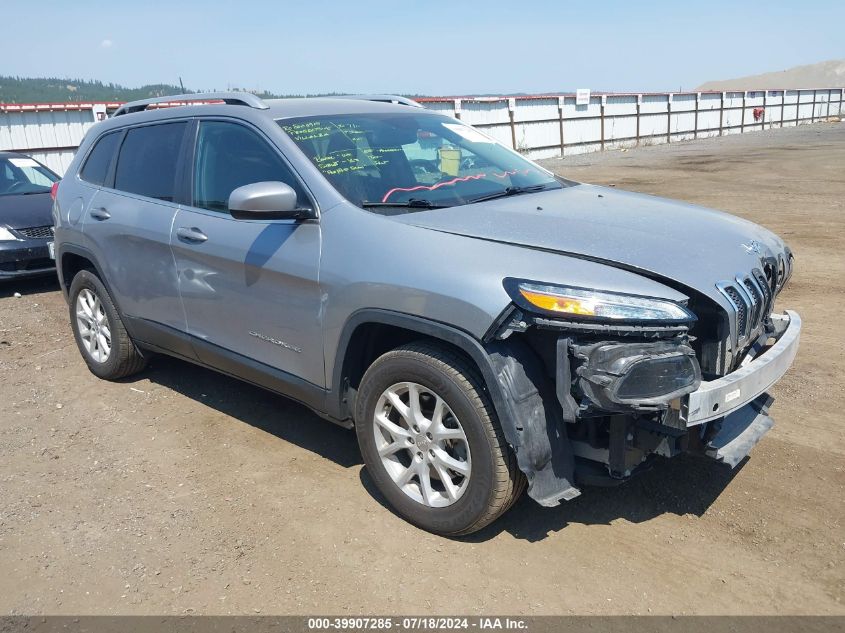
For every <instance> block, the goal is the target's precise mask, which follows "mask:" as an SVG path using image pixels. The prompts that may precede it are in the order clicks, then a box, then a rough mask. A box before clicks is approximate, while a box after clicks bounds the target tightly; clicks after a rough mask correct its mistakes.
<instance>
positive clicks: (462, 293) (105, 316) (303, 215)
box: [53, 93, 801, 535]
mask: <svg viewBox="0 0 845 633" xmlns="http://www.w3.org/2000/svg"><path fill="white" fill-rule="evenodd" d="M188 101H202V103H195V104H191V105H190V107H185V106H186V104H185V103H184V102H188ZM180 105H181V106H183V107H179V106H180ZM165 106H169V107H165ZM53 213H54V222H55V239H56V256H57V264H58V269H59V272H60V275H59V276H60V280H61V284H62V288H63V291H64V293H65V295H66V297H67V300H68V304H69V307H70V319H71V324H72V328H73V333H74V336H75V339H76V342H77V344H78V346H79V350H80V352H81V354H82V357H83V358H84V360H85V362H86V363H87V365H88V367H89V368H90V370H91V371H92V372H93V373H94V374H96V375H97V376H99V377H101V378H104V379H117V378H122V377H124V376H128V375H130V374H132V373H135V372H138V371H140V370H141V369H142V368H143V367H144V365H145V363H146V361H147V359H148V358H149V356H150V354H152V353H165V354H169V355H172V356H176V357H178V358H182V359H185V360H188V361H190V362H193V363H197V364H200V365H203V366H206V367H210V368H213V369H215V370H218V371H220V372H223V373H225V374H228V375H230V376H235V377H238V378H240V379H243V380H246V381H248V382H251V383H253V384H256V385H260V386H262V387H265V388H268V389H271V390H273V391H275V392H277V393H280V394H284V395H285V396H287V397H290V398H293V399H295V400H297V401H299V402H301V403H303V404H305V405H306V406H308V407H310V408H311V409H313V410H314V411H316V412H317V413H318V414H320V415H321V416H322V417H324V418H328V419H330V420H332V421H334V422H336V423H338V424H341V425H343V426H346V427H348V428H352V427H354V429H355V432H356V434H357V438H358V442H359V445H360V449H361V453H362V455H363V458H364V462H365V465H366V468H367V470H368V472H369V474H370V476H371V477H372V479H373V481H374V482H375V484H376V485H377V487H378V489H379V490H380V491H381V492H382V494H384V496H385V497H386V498H387V500H388V501H389V502H390V504H391V505H392V506H393V507H394V508H395V510H396V511H397V512H398V513H399V514H400V515H401V516H403V517H404V518H406V519H407V520H409V521H411V522H413V523H414V524H416V525H418V526H420V527H422V528H424V529H426V530H430V531H433V532H437V533H440V534H446V535H460V534H467V533H470V532H473V531H475V530H478V529H480V528H481V527H483V526H485V525H487V524H488V523H490V522H491V521H493V520H494V519H496V518H497V517H498V516H500V515H501V514H502V513H503V512H505V511H506V510H507V509H508V508H509V507H510V506H511V505H512V504H513V503H514V502H515V500H516V499H517V498H518V497H519V495H520V494H521V493H522V492H523V490H524V489H525V488H526V487H527V491H528V494H529V495H530V496H531V497H532V498H533V499H534V500H536V501H537V502H539V503H540V504H541V505H544V506H552V505H556V504H558V503H559V502H561V501H562V500H569V499H572V498H573V497H576V496H577V495H579V494H580V492H581V489H582V488H583V487H584V486H585V485H590V484H603V483H604V484H607V483H616V482H621V481H624V480H625V479H627V478H628V477H630V476H631V475H632V474H634V473H635V472H636V471H637V470H639V469H641V468H643V467H644V466H646V465H647V464H649V463H650V462H652V461H653V460H655V459H658V458H659V456H662V457H664V458H668V457H673V456H675V455H678V454H679V453H682V452H694V453H699V454H703V455H707V456H710V457H712V458H713V459H716V460H719V461H722V462H724V463H726V464H727V465H728V466H731V467H733V466H736V464H737V463H739V462H740V461H741V460H742V459H743V458H744V457H745V456H746V455H747V454H748V452H749V451H750V449H751V447H752V446H753V445H754V444H755V443H756V442H757V441H758V440H759V439H760V437H761V436H762V435H763V434H764V433H765V432H766V431H767V430H768V429H769V428H770V427H771V425H772V420H771V418H769V416H768V410H769V406H770V405H771V402H772V399H771V397H770V396H769V395H768V393H767V391H768V390H769V388H770V387H771V386H772V385H773V384H774V383H775V382H776V381H777V380H778V379H780V377H781V376H782V375H783V374H784V373H785V372H786V370H787V369H788V367H789V366H790V364H791V363H792V360H793V358H794V356H795V353H796V351H797V347H798V337H799V331H800V328H801V321H800V318H799V317H798V315H797V314H796V313H795V312H791V311H786V312H784V313H776V312H774V311H773V306H774V303H775V299H776V297H777V295H778V293H779V292H780V291H781V289H782V288H783V287H784V285H785V284H786V283H787V281H788V279H789V277H790V274H791V272H792V265H793V263H792V259H793V258H792V254H791V253H790V250H789V249H788V248H787V247H786V246H785V245H784V243H783V242H782V241H781V240H780V239H779V238H778V237H777V236H775V235H773V234H772V233H770V232H769V231H767V230H765V229H763V228H761V227H759V226H757V225H755V224H752V223H750V222H747V221H745V220H741V219H739V218H736V217H733V216H730V215H727V214H724V213H720V212H717V211H711V210H708V209H704V208H701V207H697V206H693V205H689V204H683V203H679V202H673V201H669V200H663V199H659V198H655V197H651V196H646V195H639V194H634V193H626V192H622V191H617V190H614V189H607V188H602V187H596V186H591V185H587V184H579V183H576V182H571V181H569V180H566V179H563V178H560V177H557V176H555V175H554V174H552V173H550V172H549V171H547V170H545V169H543V168H542V167H540V166H538V165H536V164H534V163H532V162H531V161H529V160H526V159H525V158H524V157H522V156H521V155H520V154H518V153H517V152H515V151H512V150H511V149H509V148H506V147H504V146H502V145H500V144H498V143H497V142H495V141H494V140H492V139H491V138H490V137H488V136H486V135H485V134H483V133H481V132H479V131H477V130H476V129H474V128H472V127H470V126H468V125H465V124H464V123H462V122H461V121H459V120H457V119H454V118H450V117H447V116H443V115H441V114H437V113H434V112H430V111H426V110H425V109H421V108H416V107H409V106H408V105H402V104H398V103H397V104H394V103H380V102H377V101H371V100H366V99H360V98H358V99H337V98H333V99H290V100H274V101H266V102H265V101H262V100H260V99H258V98H257V97H255V96H253V95H249V94H243V93H209V94H204V95H190V96H177V97H166V98H159V99H151V100H145V101H140V102H133V103H129V104H126V105H124V106H123V107H121V108H120V109H119V110H118V111H117V112H115V115H114V116H113V117H112V118H110V119H109V120H107V121H104V122H102V123H99V124H98V125H96V126H94V127H93V128H92V129H91V130H90V131H89V133H88V134H87V135H86V137H85V139H84V141H83V143H82V144H81V146H80V148H79V151H78V153H77V155H76V157H75V159H74V161H73V163H72V165H71V166H70V168H69V170H68V173H67V176H66V177H65V179H64V180H63V181H62V182H61V183H60V185H59V186H58V191H57V196H56V200H55V204H54V209H53Z"/></svg>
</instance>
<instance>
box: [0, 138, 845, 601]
mask: <svg viewBox="0 0 845 633" xmlns="http://www.w3.org/2000/svg"><path fill="white" fill-rule="evenodd" d="M547 164H548V165H550V166H551V167H552V168H554V169H555V170H557V171H559V172H560V173H562V174H564V175H566V176H568V177H571V178H574V179H577V180H583V181H588V182H595V183H602V184H614V185H615V186H617V187H619V188H625V189H633V190H637V191H643V192H647V193H653V194H659V195H665V196H670V197H675V198H681V199H684V200H688V201H691V202H696V203H702V204H705V205H708V206H713V207H717V208H722V209H726V210H729V211H731V212H734V213H736V214H738V215H741V216H744V217H747V218H750V219H751V220H754V221H756V222H760V223H762V224H764V225H766V226H767V227H769V228H771V229H773V230H774V231H776V232H777V233H779V234H780V235H782V236H784V237H785V238H786V239H787V240H788V242H789V243H790V245H791V246H792V248H793V249H794V251H795V255H796V261H797V270H796V273H795V276H794V278H793V280H792V282H791V285H790V287H789V288H788V289H787V290H786V291H785V293H784V294H783V295H782V297H781V300H780V304H781V306H788V307H791V308H794V309H797V310H798V311H800V313H801V314H802V316H803V318H804V321H805V330H804V333H803V334H802V343H801V344H802V347H801V350H800V352H799V356H798V359H797V361H796V364H795V366H794V367H793V369H792V370H791V372H790V373H789V374H788V375H787V377H786V378H785V380H784V381H783V382H781V383H780V384H778V385H777V387H776V388H775V390H774V395H775V396H776V398H777V400H776V403H775V405H774V407H773V416H774V417H775V419H776V421H777V425H776V426H775V428H774V429H773V430H772V431H771V432H770V433H769V434H768V435H767V436H766V438H765V439H764V440H763V441H762V442H761V443H760V444H759V445H758V446H757V447H756V449H755V450H754V452H753V453H752V455H751V458H750V459H749V460H748V461H747V462H746V463H745V464H744V466H743V467H741V468H740V469H739V470H738V471H735V472H726V471H725V470H724V469H723V468H722V467H721V466H720V465H718V464H716V463H714V462H710V461H708V460H700V459H692V458H683V457H682V458H677V459H675V460H670V461H666V462H664V463H662V464H660V465H659V466H658V467H657V468H655V469H653V470H651V471H650V472H648V473H645V474H644V475H643V476H641V477H640V478H639V479H636V480H634V481H632V482H630V483H629V484H627V485H625V486H622V487H620V488H617V489H612V490H607V489H592V490H586V492H585V494H583V495H582V496H581V497H579V498H578V499H576V500H574V501H572V502H569V503H566V504H564V505H562V506H560V507H557V508H554V509H543V508H541V507H539V506H537V505H536V504H534V503H533V502H531V501H530V500H529V499H527V498H523V499H522V500H521V501H520V502H519V503H518V504H517V505H516V506H515V508H514V509H513V510H512V511H511V512H510V513H509V514H508V515H507V516H506V517H504V518H503V519H502V520H500V521H498V522H497V523H495V524H493V525H492V526H490V527H488V528H486V529H485V530H484V531H482V532H480V533H478V534H476V535H473V536H472V537H470V538H466V539H462V540H448V539H443V538H439V537H436V536H433V535H430V534H427V533H424V532H421V531H419V530H417V529H416V528H414V527H412V526H410V525H408V524H407V523H405V522H403V521H402V520H401V519H399V518H397V517H396V516H395V515H393V514H392V513H391V512H390V511H389V510H388V509H386V508H385V507H384V505H383V500H382V499H381V498H380V496H379V495H378V493H377V492H376V491H375V490H374V487H373V485H372V484H371V482H370V480H369V478H368V477H367V475H366V473H364V472H363V470H362V467H361V459H360V456H359V454H358V449H357V446H356V443H355V438H354V434H353V433H352V432H350V431H346V430H343V429H341V428H338V427H335V426H333V425H332V424H330V423H327V422H324V421H322V420H320V419H319V418H317V416H315V415H314V414H312V413H310V412H308V411H307V410H305V409H304V408H302V407H300V406H299V405H297V404H294V403H292V402H290V401H288V400H285V399H284V398H281V397H277V396H274V395H271V394H269V393H265V392H263V391H260V390H258V389H256V388H253V387H251V386H248V385H246V384H243V383H240V382H238V381H235V380H232V379H229V378H225V377H221V376H219V375H216V374H214V373H212V372H210V371H206V370H203V369H199V368H196V367H193V366H191V365H188V364H184V363H182V362H179V361H175V360H169V359H166V358H158V359H156V360H155V361H154V362H153V363H152V365H151V367H150V368H149V369H148V370H147V371H145V372H144V373H142V374H141V375H139V376H137V377H135V378H133V379H130V380H127V381H124V382H119V383H107V382H102V381H99V380H97V379H96V378H94V376H92V375H91V374H89V372H88V371H87V370H86V368H85V365H84V364H83V362H82V360H81V358H80V356H79V354H78V352H77V350H76V348H75V345H74V343H73V340H72V337H71V334H70V328H69V324H68V316H67V310H66V307H65V303H64V301H63V299H62V297H61V295H60V293H59V292H58V290H57V285H56V284H55V283H54V282H52V281H36V282H28V283H24V282H17V283H14V284H6V285H4V286H0V613H2V614H32V613H50V614H110V613H132V614H148V613H156V614H182V613H220V614H224V613H246V614H253V613H259V612H260V613H263V614H268V613H271V614H315V613H331V614H340V615H345V614H353V613H355V614H387V613H396V614H407V613H414V614H426V615H430V614H455V613H462V614H476V613H479V614H489V613H499V614H570V613H578V614H585V613H591V614H611V613H612V614H621V613H637V614H648V613H655V614H657V613H674V614H681V613H707V614H722V613H778V614H781V613H791V614H807V613H819V614H845V604H843V598H844V597H845V570H843V562H845V526H843V520H845V442H843V433H845V389H843V382H845V381H843V374H845V360H844V359H845V332H843V328H842V322H843V316H842V311H843V308H845V300H843V299H845V254H843V251H844V250H845V220H843V218H845V171H843V167H845V124H818V125H812V126H804V127H801V128H798V129H788V130H779V131H772V132H762V133H754V134H747V135H744V136H734V137H728V138H724V139H710V140H703V141H697V142H688V143H679V144H676V145H672V146H658V147H649V148H643V149H639V150H632V151H629V152H624V153H623V152H609V153H605V154H602V155H599V154H592V155H588V156H582V157H573V158H567V159H565V160H563V161H558V160H556V161H549V162H548V163H547ZM14 292H20V293H21V294H22V295H23V296H22V297H19V298H16V297H14V296H13V293H14Z"/></svg>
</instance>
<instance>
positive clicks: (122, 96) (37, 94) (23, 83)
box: [0, 76, 300, 103]
mask: <svg viewBox="0 0 845 633" xmlns="http://www.w3.org/2000/svg"><path fill="white" fill-rule="evenodd" d="M233 90H235V89H234V88H233ZM182 92H183V90H182V88H180V87H179V86H173V85H168V84H152V85H148V86H141V87H140V88H127V87H125V86H120V85H118V84H105V83H103V82H101V81H86V80H82V79H62V78H58V77H45V78H29V77H4V76H0V103H68V102H74V101H106V102H108V101H116V102H124V101H134V100H136V99H147V98H149V97H160V96H163V95H174V94H181V93H182ZM184 92H189V93H190V92H196V91H195V90H190V89H188V88H186V89H185V90H184ZM256 94H258V96H259V97H263V98H266V99H272V98H277V97H280V96H289V97H293V96H300V95H274V94H271V93H266V92H264V93H256Z"/></svg>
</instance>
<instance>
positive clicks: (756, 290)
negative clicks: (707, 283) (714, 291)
mask: <svg viewBox="0 0 845 633" xmlns="http://www.w3.org/2000/svg"><path fill="white" fill-rule="evenodd" d="M716 287H717V288H718V289H719V291H720V292H721V293H722V294H723V295H724V296H725V297H726V298H727V299H728V301H729V303H730V305H731V306H732V307H733V317H734V318H733V320H734V323H735V324H736V337H735V341H734V344H735V346H736V348H737V349H741V348H742V347H744V346H745V345H746V344H747V343H748V342H749V339H750V338H751V337H752V336H754V335H756V334H757V332H758V330H759V329H760V327H761V326H762V325H763V323H764V321H765V320H766V318H767V317H768V315H769V313H770V312H771V310H772V304H773V299H774V294H773V292H772V290H771V288H770V287H769V286H768V284H767V282H766V277H765V275H764V274H763V272H762V271H761V270H759V269H757V268H755V269H754V270H752V271H751V272H750V274H748V275H745V276H742V275H737V277H736V278H735V279H732V280H730V281H722V282H719V283H717V284H716Z"/></svg>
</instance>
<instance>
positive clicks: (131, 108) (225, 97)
mask: <svg viewBox="0 0 845 633" xmlns="http://www.w3.org/2000/svg"><path fill="white" fill-rule="evenodd" d="M189 101H222V102H223V103H226V104H229V105H245V106H249V107H250V108H256V109H257V110H267V109H269V107H270V106H268V105H267V104H266V103H264V101H263V100H261V99H260V98H258V97H256V96H255V95H254V94H250V93H248V92H197V93H195V94H189V95H171V96H168V97H153V98H151V99H141V100H139V101H130V102H129V103H124V104H123V105H122V106H120V107H119V108H118V109H117V110H116V111H115V113H114V114H113V115H112V116H120V115H121V114H130V113H132V112H141V111H142V110H146V109H147V106H151V105H155V104H157V103H172V104H186V103H187V102H189Z"/></svg>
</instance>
